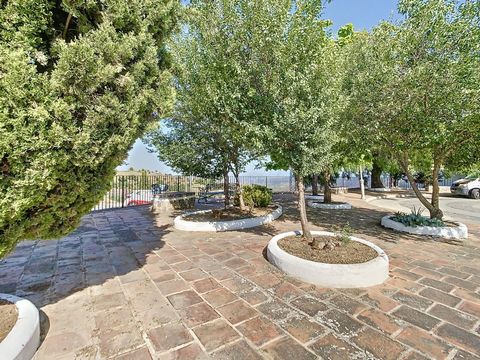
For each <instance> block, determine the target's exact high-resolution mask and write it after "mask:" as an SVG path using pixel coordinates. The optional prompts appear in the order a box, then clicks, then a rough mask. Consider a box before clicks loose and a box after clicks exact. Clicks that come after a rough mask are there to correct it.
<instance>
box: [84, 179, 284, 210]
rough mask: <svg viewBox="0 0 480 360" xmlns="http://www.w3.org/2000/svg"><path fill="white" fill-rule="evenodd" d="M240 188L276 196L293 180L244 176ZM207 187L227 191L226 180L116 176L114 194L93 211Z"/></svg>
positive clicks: (198, 190)
mask: <svg viewBox="0 0 480 360" xmlns="http://www.w3.org/2000/svg"><path fill="white" fill-rule="evenodd" d="M229 182H230V184H235V177H233V176H230V177H229ZM240 184H241V185H252V184H258V185H263V186H267V187H268V188H270V189H272V191H273V192H287V191H293V189H292V184H291V179H290V177H289V176H241V177H240ZM207 185H208V186H207ZM207 187H208V189H209V191H216V192H220V191H222V190H223V179H204V178H199V177H194V176H182V175H164V174H162V175H150V174H140V175H116V176H115V177H114V179H113V180H112V184H111V187H110V190H109V191H108V192H107V193H106V194H105V196H104V197H103V199H102V200H101V201H100V202H99V203H98V204H97V205H96V206H95V207H94V208H93V209H92V210H93V211H97V210H105V209H113V208H123V207H127V206H135V205H146V204H150V203H151V202H152V201H153V198H154V196H155V195H156V193H157V192H158V189H160V190H161V191H162V192H194V193H196V194H197V195H198V194H199V193H200V192H202V191H204V190H205V188H207Z"/></svg>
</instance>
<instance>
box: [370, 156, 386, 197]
mask: <svg viewBox="0 0 480 360" xmlns="http://www.w3.org/2000/svg"><path fill="white" fill-rule="evenodd" d="M382 172H383V169H382V167H381V166H380V163H379V161H378V155H377V154H374V155H373V164H372V188H374V189H375V188H383V187H384V186H383V183H382Z"/></svg>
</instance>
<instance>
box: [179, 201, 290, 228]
mask: <svg viewBox="0 0 480 360" xmlns="http://www.w3.org/2000/svg"><path fill="white" fill-rule="evenodd" d="M276 206H277V208H276V209H275V210H274V211H272V212H271V213H270V214H268V215H265V216H257V217H253V218H247V219H241V220H230V221H209V222H206V221H205V222H201V221H188V220H185V216H187V215H192V214H202V213H207V212H211V211H212V210H200V211H194V212H188V213H185V214H183V215H180V216H177V217H176V218H175V220H174V226H175V228H176V229H179V230H184V231H209V232H217V231H230V230H241V229H248V228H252V227H256V226H260V225H264V224H268V223H271V222H272V221H274V220H275V219H277V218H278V217H280V216H281V215H282V212H283V209H282V207H281V206H280V205H276Z"/></svg>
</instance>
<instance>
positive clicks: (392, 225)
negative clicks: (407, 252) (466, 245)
mask: <svg viewBox="0 0 480 360" xmlns="http://www.w3.org/2000/svg"><path fill="white" fill-rule="evenodd" d="M392 216H393V215H387V216H384V217H382V221H381V224H382V226H383V227H386V228H389V229H393V230H396V231H400V232H405V233H409V234H415V235H427V236H435V237H442V238H445V239H456V240H461V239H467V238H468V228H467V226H466V225H465V224H462V223H459V222H456V224H457V225H458V226H456V227H452V226H445V227H434V226H416V227H411V226H406V225H404V224H402V223H401V222H398V221H394V220H392V219H391V217H392Z"/></svg>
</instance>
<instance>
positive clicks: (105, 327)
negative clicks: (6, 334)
mask: <svg viewBox="0 0 480 360" xmlns="http://www.w3.org/2000/svg"><path fill="white" fill-rule="evenodd" d="M336 199H337V200H338V199H341V197H336ZM348 199H349V200H351V202H352V204H353V205H354V207H355V208H354V209H353V210H351V211H345V210H343V211H342V210H337V211H322V210H318V209H316V210H311V211H309V217H310V220H311V222H312V224H313V227H314V228H318V229H327V230H328V229H330V227H331V225H332V224H334V223H337V224H344V223H345V222H346V221H348V222H349V223H350V225H351V226H352V228H353V229H354V233H355V235H357V236H361V237H363V238H365V239H368V240H371V241H373V242H375V243H376V244H378V245H380V246H381V247H382V248H383V249H384V250H385V251H386V252H387V254H388V255H389V257H390V278H389V280H388V281H387V282H386V283H385V284H383V285H381V286H376V287H372V288H368V289H350V290H347V289H345V290H333V289H322V288H318V287H315V286H312V285H309V284H306V283H302V282H300V281H297V280H295V279H292V278H289V277H287V276H285V275H284V274H282V273H281V272H279V271H278V270H277V269H276V268H274V267H273V266H271V265H270V264H269V263H268V262H267V261H266V260H265V259H264V257H263V252H264V248H265V246H266V244H267V243H268V240H269V239H270V238H271V236H272V235H273V234H276V233H278V232H280V231H285V230H292V229H297V228H298V226H299V224H298V223H297V221H296V211H295V209H294V207H293V202H292V198H291V196H288V195H286V196H283V197H282V198H281V199H279V200H280V201H281V202H282V203H283V204H284V205H285V210H286V213H285V215H284V216H283V217H282V218H281V219H279V220H278V221H276V222H275V224H274V225H271V226H266V227H261V228H257V229H251V230H248V231H236V232H228V233H218V234H211V233H188V232H182V231H178V230H174V229H173V228H172V227H171V226H170V225H169V223H171V222H172V218H169V217H164V218H162V217H159V218H153V217H152V215H150V213H149V212H148V209H147V208H144V207H137V208H128V209H119V210H112V211H103V212H97V213H92V214H90V215H88V216H86V217H85V218H84V219H83V221H82V225H81V226H80V228H79V229H77V230H76V231H75V232H74V233H72V234H70V235H68V236H66V237H64V238H62V239H59V240H50V241H36V242H33V241H30V242H22V243H21V244H19V245H18V246H17V248H16V250H15V251H14V253H12V254H11V255H10V256H9V257H7V258H6V259H4V260H3V261H2V262H0V292H5V293H16V294H17V295H19V296H23V297H25V298H28V299H30V300H31V301H33V302H34V303H35V304H36V305H37V306H38V307H39V308H40V309H41V317H42V338H43V342H42V344H41V346H40V348H39V350H38V352H37V354H36V357H35V359H37V360H40V359H47V360H60V359H123V360H125V359H135V360H142V359H209V358H212V359H272V358H273V359H316V358H323V359H455V360H459V359H477V360H478V359H480V355H479V354H480V251H479V250H480V226H478V225H471V226H469V229H470V232H471V238H470V239H469V240H468V242H467V243H466V244H463V245H454V244H447V243H441V242H434V241H433V240H431V239H427V240H425V239H422V238H419V237H415V236H409V235H399V234H396V233H393V232H391V231H389V230H385V229H382V228H381V227H380V226H379V225H378V223H379V219H380V217H381V216H382V215H384V214H385V212H384V211H383V210H380V209H378V208H375V207H374V206H372V205H369V204H366V203H364V202H360V200H356V199H354V196H353V195H349V197H348ZM0 357H1V356H0Z"/></svg>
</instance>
